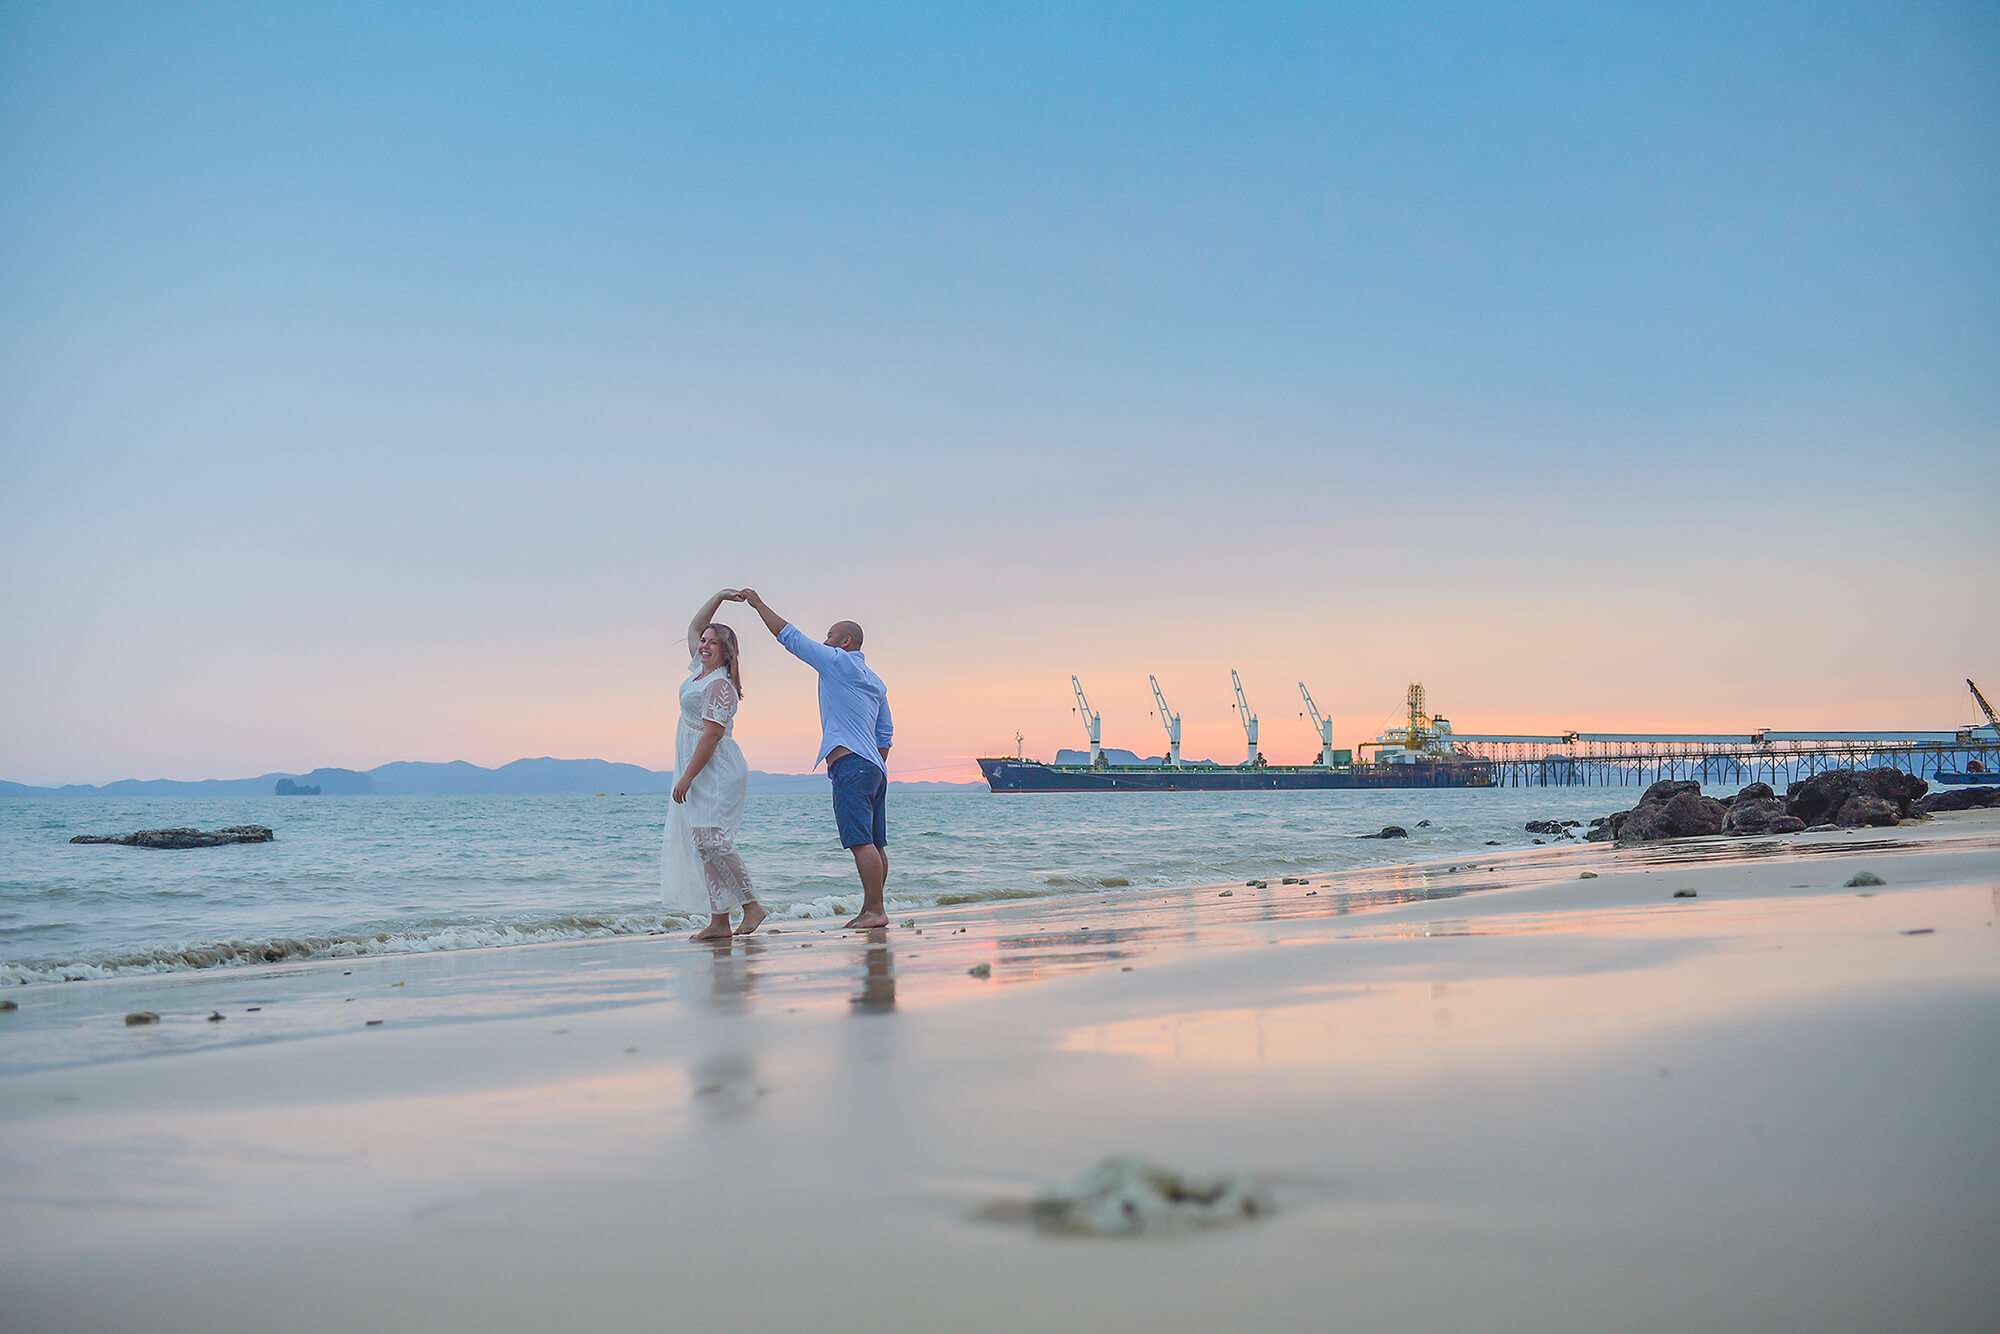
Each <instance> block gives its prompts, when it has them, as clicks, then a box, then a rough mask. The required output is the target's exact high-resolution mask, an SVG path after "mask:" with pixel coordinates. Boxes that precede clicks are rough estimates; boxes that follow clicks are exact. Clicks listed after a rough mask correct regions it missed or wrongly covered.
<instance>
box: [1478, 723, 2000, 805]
mask: <svg viewBox="0 0 2000 1334" xmlns="http://www.w3.org/2000/svg"><path fill="white" fill-rule="evenodd" d="M1443 739H1445V740H1448V741H1449V742H1450V744H1451V747H1452V749H1453V750H1454V751H1456V752H1457V754H1458V755H1459V756H1460V757H1461V758H1463V759H1467V760H1477V761H1481V762H1483V763H1486V764H1490V765H1492V766H1493V768H1492V773H1493V782H1494V784H1495V785H1496V786H1500V787H1569V786H1578V785H1592V786H1611V787H1616V786H1621V785H1637V786H1641V787H1643V786H1645V785H1646V784H1648V783H1654V782H1658V781H1659V780H1660V779H1662V778H1681V779H1689V778H1691V779H1694V780H1695V781H1696V782H1700V783H1756V782H1764V783H1769V784H1771V785H1772V786H1773V787H1775V788H1778V789H1779V790H1780V791H1782V790H1783V789H1784V785H1785V784H1787V783H1791V782H1796V781H1798V780H1799V779H1802V778H1810V777H1812V776H1813V775H1814V774H1817V773H1824V772H1825V771H1826V770H1828V769H1850V768H1876V767H1880V766H1885V765H1886V766H1888V767H1891V768H1896V769H1901V770H1903V771H1904V772H1906V773H1910V774H1914V775H1915V776H1916V777H1918V778H1924V779H1935V778H1936V777H1937V776H1938V775H1939V774H1940V773H1951V772H1960V773H1962V772H1965V771H1967V770H1968V769H1972V768H1975V767H1976V768H1982V769H1985V770H1988V771H1991V770H1993V769H1994V768H1995V767H1996V766H2000V739H1996V737H1995V734H1994V732H1993V729H1991V728H1986V727H1982V728H1977V729H1968V730H1963V731H1957V732H1888V731H1884V732H1752V733H1747V734H1746V733H1695V732H1570V733H1566V734H1563V735H1556V736H1510V735H1480V734H1477V733H1462V732H1461V733H1449V734H1447V735H1446V736H1445V737H1444V738H1443Z"/></svg>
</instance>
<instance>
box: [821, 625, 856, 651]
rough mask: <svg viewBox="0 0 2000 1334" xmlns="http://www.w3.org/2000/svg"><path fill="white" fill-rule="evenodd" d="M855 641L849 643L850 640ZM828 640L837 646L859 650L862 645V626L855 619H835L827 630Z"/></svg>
mask: <svg viewBox="0 0 2000 1334" xmlns="http://www.w3.org/2000/svg"><path fill="white" fill-rule="evenodd" d="M850 639H851V640H853V641H854V642H853V643H851V644H850V643H848V642H847V641H848V640H850ZM826 642H827V643H829V644H831V645H833V646H834V647H835V648H845V649H854V650H859V649H860V647H861V627H860V626H858V625H856V624H855V623H854V622H853V621H835V622H834V623H833V625H832V627H831V628H830V629H828V630H827V632H826Z"/></svg>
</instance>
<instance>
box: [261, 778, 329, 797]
mask: <svg viewBox="0 0 2000 1334" xmlns="http://www.w3.org/2000/svg"><path fill="white" fill-rule="evenodd" d="M271 795H272V796H274V797H317V796H318V795H319V784H318V783H294V782H293V781H292V780H291V779H289V778H280V779H279V780H278V784H277V786H276V787H274V788H272V789H271Z"/></svg>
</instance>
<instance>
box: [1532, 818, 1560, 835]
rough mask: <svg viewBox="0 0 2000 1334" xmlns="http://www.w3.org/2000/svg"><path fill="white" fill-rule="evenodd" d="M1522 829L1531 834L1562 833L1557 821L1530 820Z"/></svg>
mask: <svg viewBox="0 0 2000 1334" xmlns="http://www.w3.org/2000/svg"><path fill="white" fill-rule="evenodd" d="M1523 828H1525V829H1526V830H1527V831H1528V832H1529V833H1531V834H1560V833H1562V831H1563V827H1562V822H1561V821H1559V820H1530V821H1528V823H1527V824H1526V825H1524V826H1523Z"/></svg>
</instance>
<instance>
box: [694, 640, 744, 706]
mask: <svg viewBox="0 0 2000 1334" xmlns="http://www.w3.org/2000/svg"><path fill="white" fill-rule="evenodd" d="M710 630H713V631H715V638H716V641H717V642H718V643H720V644H721V645H722V669H723V670H724V671H725V672H727V673H729V684H731V685H733V686H735V687H736V698H738V699H742V698H743V651H742V649H740V648H738V647H737V645H736V632H735V631H734V630H732V629H730V628H729V627H728V626H726V625H724V624H723V623H722V622H721V621H710V622H709V623H708V624H707V625H704V626H703V627H701V633H702V634H704V635H705V634H707V633H708V632H709V631H710Z"/></svg>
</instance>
